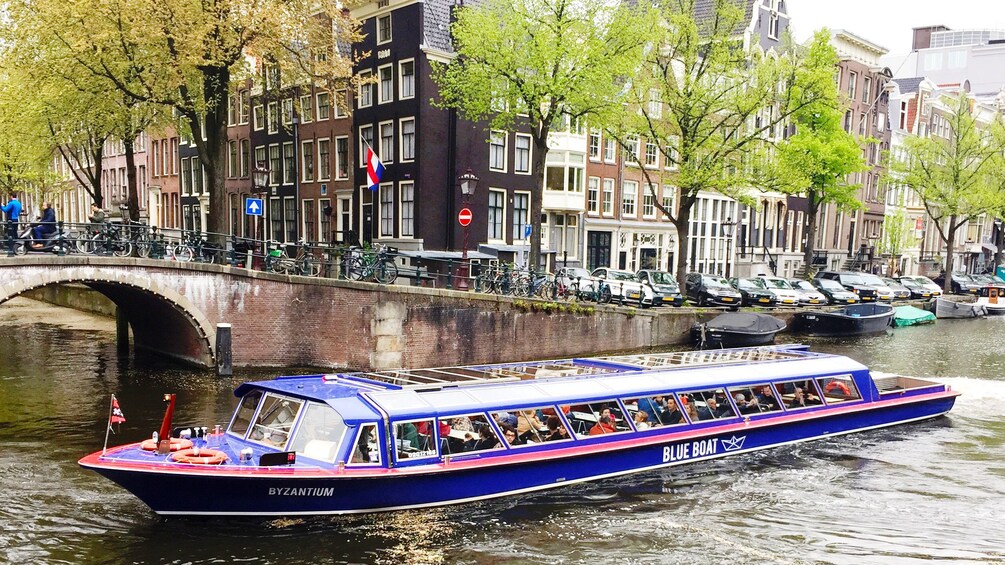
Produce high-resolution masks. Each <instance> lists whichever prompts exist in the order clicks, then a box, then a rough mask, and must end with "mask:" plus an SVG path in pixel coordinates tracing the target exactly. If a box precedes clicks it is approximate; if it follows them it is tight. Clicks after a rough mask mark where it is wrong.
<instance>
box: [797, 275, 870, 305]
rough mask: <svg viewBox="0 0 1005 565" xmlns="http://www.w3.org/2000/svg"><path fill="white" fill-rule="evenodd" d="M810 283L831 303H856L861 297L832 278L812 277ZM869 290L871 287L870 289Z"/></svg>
mask: <svg viewBox="0 0 1005 565" xmlns="http://www.w3.org/2000/svg"><path fill="white" fill-rule="evenodd" d="M811 284H812V285H813V286H815V287H816V288H817V290H819V291H820V293H821V294H823V295H824V296H826V297H827V300H828V301H830V303H831V304H856V303H858V302H861V301H862V298H861V297H860V296H859V295H858V294H856V293H854V292H852V291H850V290H848V289H847V288H845V287H844V286H843V285H842V284H841V283H840V282H838V281H836V280H833V279H813V280H812V281H811ZM870 290H871V289H870Z"/></svg>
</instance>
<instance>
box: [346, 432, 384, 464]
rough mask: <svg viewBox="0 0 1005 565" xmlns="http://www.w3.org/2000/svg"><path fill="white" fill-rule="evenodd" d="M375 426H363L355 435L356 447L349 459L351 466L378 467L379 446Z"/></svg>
mask: <svg viewBox="0 0 1005 565" xmlns="http://www.w3.org/2000/svg"><path fill="white" fill-rule="evenodd" d="M379 439H380V438H379V436H378V435H377V424H364V425H362V426H360V427H359V432H358V433H357V434H356V447H354V448H353V450H352V456H351V457H350V458H349V464H351V465H373V464H377V465H380V444H379Z"/></svg>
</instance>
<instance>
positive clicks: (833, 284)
mask: <svg viewBox="0 0 1005 565" xmlns="http://www.w3.org/2000/svg"><path fill="white" fill-rule="evenodd" d="M817 284H818V285H820V286H821V287H823V288H826V289H827V290H843V289H844V287H843V286H841V283H839V282H837V281H832V280H830V279H817Z"/></svg>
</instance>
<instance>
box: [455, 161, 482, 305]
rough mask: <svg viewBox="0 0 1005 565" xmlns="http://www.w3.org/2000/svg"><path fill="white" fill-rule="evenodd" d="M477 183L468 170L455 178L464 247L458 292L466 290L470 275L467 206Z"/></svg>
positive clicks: (469, 211) (468, 215)
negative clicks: (459, 202)
mask: <svg viewBox="0 0 1005 565" xmlns="http://www.w3.org/2000/svg"><path fill="white" fill-rule="evenodd" d="M478 181H479V178H478V177H476V176H475V174H474V173H472V172H471V169H470V168H468V170H467V171H465V172H464V174H463V175H461V176H459V177H457V182H458V184H460V186H461V202H462V203H463V205H464V207H463V209H462V210H461V214H459V215H458V217H457V220H458V221H459V222H460V223H461V225H462V226H464V245H463V246H462V247H461V263H462V264H463V268H464V274H463V276H461V278H460V280H459V281H457V289H458V290H467V289H468V276H469V274H470V270H469V269H470V267H469V266H468V232H469V231H470V230H469V228H470V226H471V216H472V214H471V210H469V209H468V205H469V204H470V203H471V195H472V194H474V193H475V188H477V187H478Z"/></svg>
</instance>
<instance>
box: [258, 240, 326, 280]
mask: <svg viewBox="0 0 1005 565" xmlns="http://www.w3.org/2000/svg"><path fill="white" fill-rule="evenodd" d="M296 249H297V255H296V257H290V256H289V254H288V253H287V252H286V247H284V246H283V245H282V244H280V243H279V242H278V241H275V240H271V241H269V242H268V253H267V254H266V256H265V270H266V271H269V272H272V273H279V274H283V275H303V276H305V277H317V276H320V275H321V267H322V265H321V261H320V260H319V259H318V258H316V257H315V256H314V254H313V253H312V252H311V247H310V246H309V245H308V244H307V242H305V241H303V240H301V241H300V243H299V244H297V246H296Z"/></svg>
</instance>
